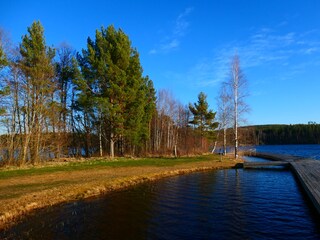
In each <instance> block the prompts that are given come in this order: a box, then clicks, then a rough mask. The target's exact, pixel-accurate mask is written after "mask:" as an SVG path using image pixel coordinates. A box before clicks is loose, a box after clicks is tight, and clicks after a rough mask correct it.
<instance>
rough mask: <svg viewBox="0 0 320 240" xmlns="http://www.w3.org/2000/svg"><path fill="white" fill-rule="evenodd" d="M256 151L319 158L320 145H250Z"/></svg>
mask: <svg viewBox="0 0 320 240" xmlns="http://www.w3.org/2000/svg"><path fill="white" fill-rule="evenodd" d="M252 149H255V150H256V151H257V152H269V153H277V154H288V155H295V156H301V157H307V158H314V159H318V160H320V145H319V144H313V145H265V146H255V147H252Z"/></svg>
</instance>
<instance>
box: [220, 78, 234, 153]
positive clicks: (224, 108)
mask: <svg viewBox="0 0 320 240" xmlns="http://www.w3.org/2000/svg"><path fill="white" fill-rule="evenodd" d="M230 100H231V96H230V94H229V93H228V90H227V85H226V84H225V83H222V84H221V88H220V92H219V96H218V98H217V105H218V114H217V115H218V121H219V129H222V130H223V155H226V154H227V129H228V127H230V122H231V114H232V112H231V111H232V104H231V103H230Z"/></svg>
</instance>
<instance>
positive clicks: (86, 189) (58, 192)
mask: <svg viewBox="0 0 320 240" xmlns="http://www.w3.org/2000/svg"><path fill="white" fill-rule="evenodd" d="M242 162H243V161H242V160H241V159H239V160H234V159H233V160H231V159H223V160H222V161H217V160H209V161H207V160H206V161H200V162H193V163H185V164H180V165H174V166H165V167H159V166H158V167H154V166H142V167H119V168H103V169H90V170H88V171H86V170H82V171H79V170H77V171H71V172H67V173H64V172H57V173H49V174H46V175H37V176H24V177H17V178H15V177H14V178H13V179H9V180H0V189H2V188H6V187H7V188H9V187H13V188H14V187H15V188H19V187H21V188H23V187H24V186H25V187H26V186H28V185H31V186H32V185H34V186H36V187H37V185H45V184H51V185H52V187H47V188H44V189H40V190H37V189H35V190H34V189H32V190H31V191H30V192H27V193H25V194H22V195H21V196H19V197H12V198H8V199H5V200H4V201H2V200H1V205H0V231H3V230H5V229H8V228H10V227H12V226H13V225H14V224H16V223H17V222H18V221H19V220H21V219H22V218H23V217H24V216H26V215H27V214H28V213H29V212H31V211H35V210H37V209H42V208H46V207H51V206H53V205H58V204H64V203H69V202H74V201H79V200H83V199H88V198H92V197H98V196H102V195H104V194H109V193H111V192H114V191H119V190H123V189H126V188H129V187H132V186H135V185H137V184H140V183H144V182H154V181H157V180H159V179H162V178H166V177H171V176H177V175H183V174H189V173H193V172H201V171H211V170H221V169H231V168H235V167H236V166H237V164H239V163H242ZM53 183H55V184H53ZM36 187H35V188H36Z"/></svg>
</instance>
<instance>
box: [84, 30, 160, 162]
mask: <svg viewBox="0 0 320 240" xmlns="http://www.w3.org/2000/svg"><path fill="white" fill-rule="evenodd" d="M78 59H79V65H80V67H81V71H82V75H83V80H82V81H80V82H79V83H78V86H80V88H81V89H82V90H81V92H80V95H81V96H82V99H90V101H91V110H92V112H94V113H95V114H94V115H95V118H96V120H97V123H98V125H99V130H98V131H97V132H99V135H100V136H101V135H102V134H103V135H104V136H106V138H107V139H108V142H109V149H110V150H109V152H110V156H111V157H113V156H114V152H115V143H117V145H118V149H119V151H120V154H122V153H123V151H124V147H125V145H126V146H127V148H130V149H131V151H132V153H133V154H134V149H135V147H136V146H139V145H140V142H141V137H142V135H141V132H143V131H141V130H142V129H143V128H144V126H143V125H145V124H147V123H146V121H144V120H145V119H147V120H148V119H150V117H147V118H146V117H145V114H146V112H145V109H146V104H150V103H149V101H145V100H146V98H147V97H148V96H149V95H150V89H149V88H148V87H146V84H148V82H146V81H145V80H144V78H143V77H142V67H141V65H140V60H139V54H138V52H137V50H136V49H133V48H132V47H131V42H130V40H129V38H128V36H127V35H126V34H125V33H124V32H123V31H122V30H121V29H119V30H116V29H115V28H114V27H113V26H109V27H108V28H107V29H105V28H103V27H102V28H101V31H99V30H97V31H96V36H95V40H94V41H93V40H91V39H90V38H89V39H88V42H87V49H86V50H83V51H82V55H81V56H80V55H79V57H78ZM153 101H154V100H153ZM89 105H90V104H89ZM151 105H152V104H151ZM145 136H146V135H145ZM100 139H102V138H100ZM102 145H103V144H101V143H100V146H102ZM100 148H101V147H100Z"/></svg>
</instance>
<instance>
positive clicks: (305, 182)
mask: <svg viewBox="0 0 320 240" xmlns="http://www.w3.org/2000/svg"><path fill="white" fill-rule="evenodd" d="M245 155H249V154H245ZM249 156H254V157H259V158H265V159H269V160H272V161H271V162H270V163H269V164H270V166H275V165H276V164H277V163H276V162H278V163H279V165H282V164H288V165H289V166H290V168H291V170H292V171H293V172H294V173H295V175H296V176H297V178H298V179H299V181H300V183H301V185H302V187H303V188H304V190H305V192H306V193H307V194H308V196H309V198H310V200H311V201H312V203H313V205H314V206H315V207H316V209H317V211H318V213H319V214H320V160H314V159H308V158H301V157H296V156H290V155H279V154H268V153H250V155H249ZM261 164H264V163H260V162H253V163H249V162H245V163H244V164H243V167H244V168H248V167H250V166H252V167H254V166H255V165H256V166H259V165H261ZM265 166H267V165H265Z"/></svg>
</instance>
